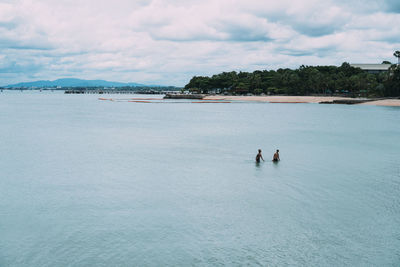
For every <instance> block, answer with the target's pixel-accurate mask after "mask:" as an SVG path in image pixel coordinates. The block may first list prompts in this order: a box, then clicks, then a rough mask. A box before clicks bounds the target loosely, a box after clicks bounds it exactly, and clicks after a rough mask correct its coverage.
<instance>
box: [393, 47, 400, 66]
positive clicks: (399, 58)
mask: <svg viewBox="0 0 400 267" xmlns="http://www.w3.org/2000/svg"><path fill="white" fill-rule="evenodd" d="M393 56H395V57H397V64H399V65H400V51H399V50H397V51H396V52H394V53H393Z"/></svg>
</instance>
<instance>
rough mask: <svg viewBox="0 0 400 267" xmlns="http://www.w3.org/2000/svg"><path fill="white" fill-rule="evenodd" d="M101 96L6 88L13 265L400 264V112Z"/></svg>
mask: <svg viewBox="0 0 400 267" xmlns="http://www.w3.org/2000/svg"><path fill="white" fill-rule="evenodd" d="M98 97H99V95H64V94H62V93H58V92H53V93H51V92H26V91H25V92H7V91H4V92H2V93H0V218H1V219H0V237H1V238H0V266H162V265H169V266H182V265H184V266H187V265H194V266H207V265H212V266H221V265H227V266H235V265H252V266H253V265H262V266H265V265H267V266H282V265H304V266H332V265H334V266H343V265H348V266H370V265H374V266H396V265H399V264H400V198H399V196H400V142H399V141H400V109H399V108H391V107H374V106H346V105H318V104H268V103H243V102H242V103H241V102H238V103H230V104H222V103H220V104H202V105H199V104H192V103H190V101H175V102H179V103H175V102H174V103H172V102H173V101H170V102H165V103H164V102H163V103H130V102H111V101H100V100H98V99H97V98H98ZM106 97H114V98H129V97H134V96H132V95H111V96H106ZM137 97H143V96H137ZM148 97H154V96H148ZM258 148H261V149H262V150H263V156H264V159H265V160H266V161H265V162H262V163H261V164H259V165H257V164H255V162H254V158H255V156H256V154H257V149H258ZM276 149H280V151H281V154H280V155H281V161H280V162H279V163H278V164H273V163H272V162H271V161H270V160H271V158H272V155H273V153H274V151H275V150H276Z"/></svg>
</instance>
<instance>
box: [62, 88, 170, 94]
mask: <svg viewBox="0 0 400 267" xmlns="http://www.w3.org/2000/svg"><path fill="white" fill-rule="evenodd" d="M64 93H65V94H145V95H165V94H171V93H178V92H175V91H163V90H160V91H158V90H148V91H147V90H138V91H136V90H128V89H85V88H83V89H78V88H75V89H68V90H65V91H64Z"/></svg>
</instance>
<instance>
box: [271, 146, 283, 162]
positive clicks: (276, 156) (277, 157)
mask: <svg viewBox="0 0 400 267" xmlns="http://www.w3.org/2000/svg"><path fill="white" fill-rule="evenodd" d="M280 160H281V159H280V158H279V149H277V150H276V152H275V154H274V157H273V158H272V161H274V162H278V161H280Z"/></svg>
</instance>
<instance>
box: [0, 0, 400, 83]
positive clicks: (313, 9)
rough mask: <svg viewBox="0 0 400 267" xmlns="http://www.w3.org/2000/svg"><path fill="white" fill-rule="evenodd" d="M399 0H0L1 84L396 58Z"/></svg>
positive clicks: (162, 79)
mask: <svg viewBox="0 0 400 267" xmlns="http://www.w3.org/2000/svg"><path fill="white" fill-rule="evenodd" d="M395 50H400V1H399V0H373V1H371V0H365V1H362V0H336V1H334V0H332V1H330V0H298V1H294V0H293V1H288V0H279V1H278V0H276V1H272V0H264V1H263V0H170V1H166V0H113V1H110V0H57V1H54V0H0V85H7V84H11V83H16V82H23V81H33V80H42V79H43V80H54V79H57V78H68V77H75V78H82V79H105V80H111V81H121V82H139V83H145V84H162V85H176V86H183V85H185V84H186V83H187V82H188V81H189V79H190V78H191V77H192V76H194V75H212V74H215V73H219V72H223V71H232V70H236V71H254V70H257V69H278V68H297V67H299V66H300V65H302V64H304V65H317V64H318V65H340V64H341V63H342V62H345V61H346V62H350V63H381V62H382V61H383V60H388V61H391V62H396V59H395V58H394V57H393V52H394V51H395Z"/></svg>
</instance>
